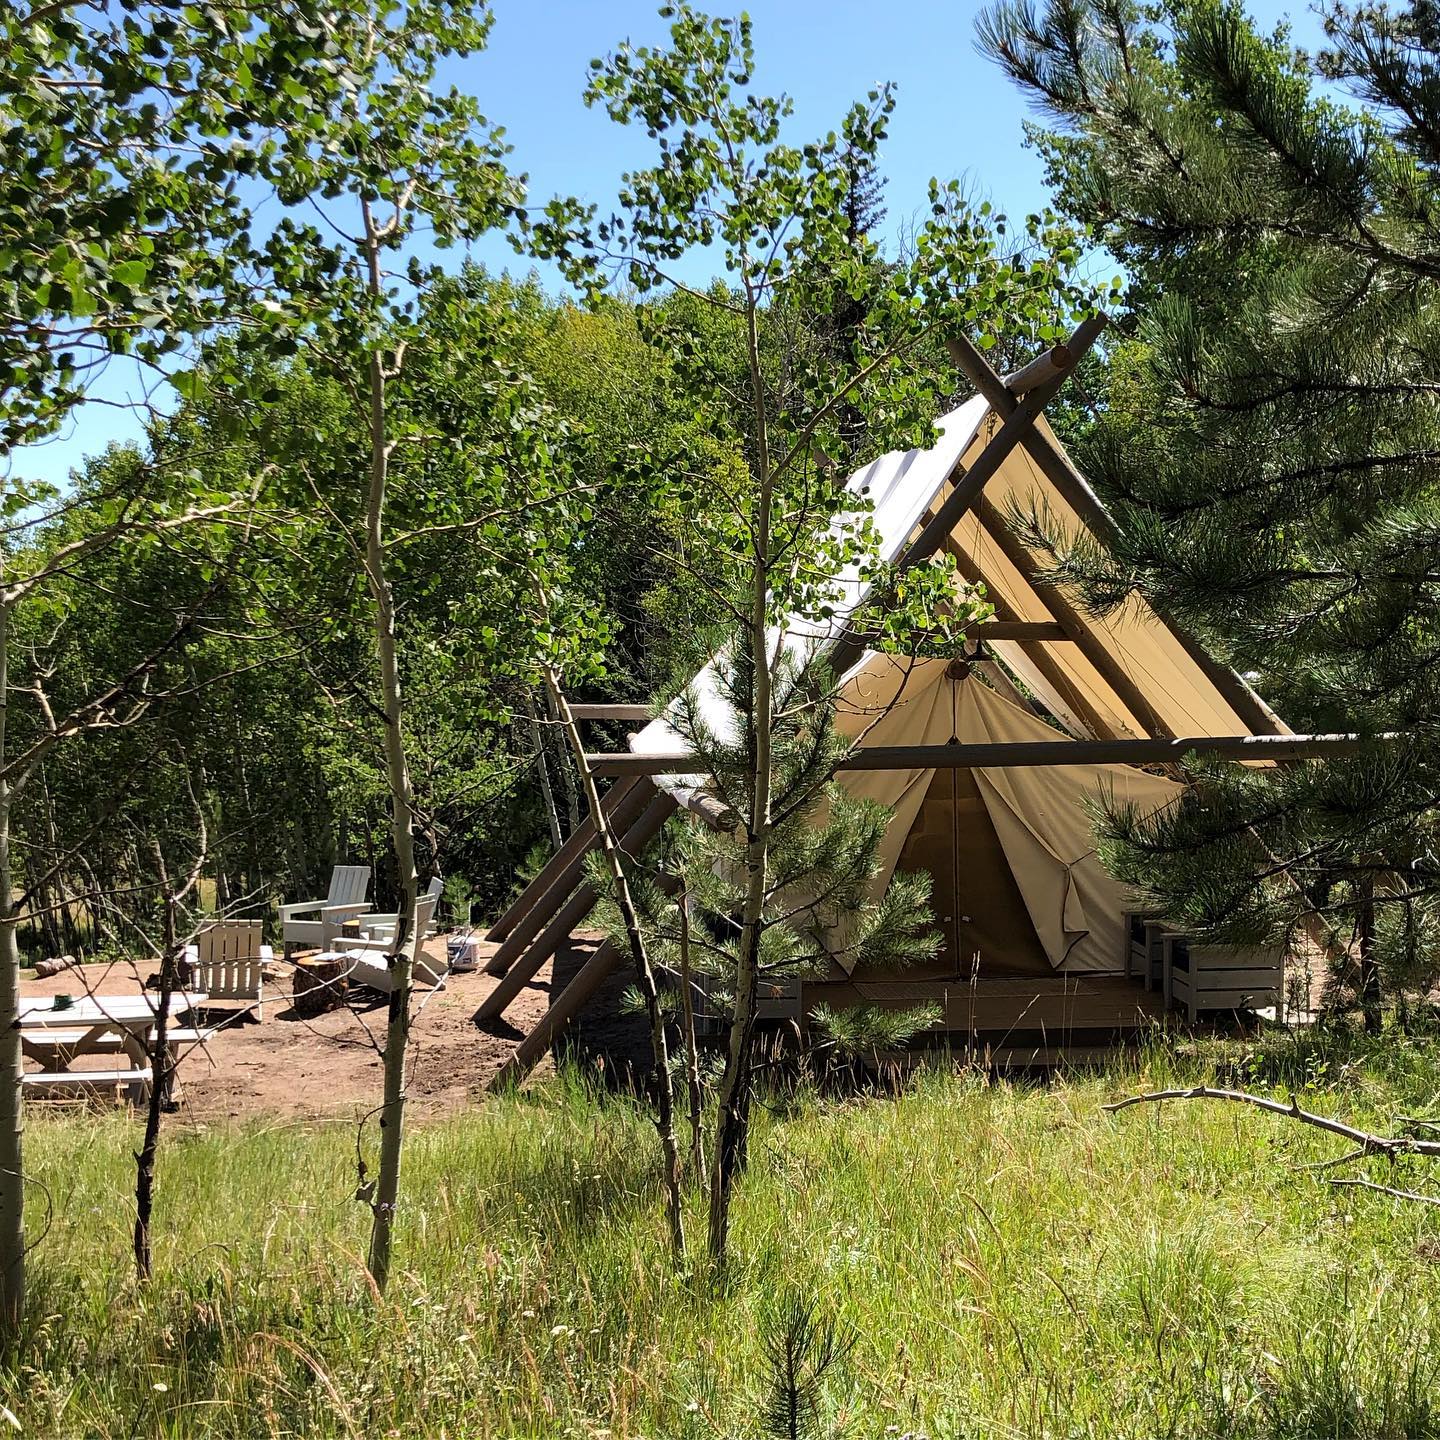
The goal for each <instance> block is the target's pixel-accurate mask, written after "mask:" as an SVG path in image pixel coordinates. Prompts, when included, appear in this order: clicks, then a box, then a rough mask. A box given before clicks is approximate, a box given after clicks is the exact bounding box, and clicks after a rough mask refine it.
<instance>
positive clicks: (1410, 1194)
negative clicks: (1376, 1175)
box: [1327, 1179, 1440, 1205]
mask: <svg viewBox="0 0 1440 1440" xmlns="http://www.w3.org/2000/svg"><path fill="white" fill-rule="evenodd" d="M1327 1183H1329V1184H1331V1185H1348V1186H1350V1187H1351V1188H1352V1189H1354V1190H1375V1191H1378V1192H1379V1193H1380V1194H1381V1195H1391V1196H1393V1197H1394V1198H1395V1199H1396V1200H1414V1201H1415V1202H1416V1204H1418V1205H1440V1195H1422V1194H1421V1193H1420V1192H1419V1191H1418V1190H1399V1189H1396V1187H1395V1186H1393V1185H1381V1184H1379V1183H1378V1182H1377V1181H1374V1180H1344V1179H1342V1180H1331V1181H1329V1182H1327Z"/></svg>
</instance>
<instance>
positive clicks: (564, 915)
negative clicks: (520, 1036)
mask: <svg viewBox="0 0 1440 1440" xmlns="http://www.w3.org/2000/svg"><path fill="white" fill-rule="evenodd" d="M650 795H651V799H650V803H649V804H648V805H647V806H646V807H645V809H644V811H643V812H642V813H641V815H640V817H639V818H638V819H637V820H636V821H635V822H634V824H632V825H631V826H630V828H629V829H628V830H627V831H625V832H624V834H623V836H622V838H621V840H620V847H621V849H623V850H625V851H626V852H627V853H628V854H630V855H639V854H640V852H641V851H642V850H643V849H644V848H645V846H646V845H648V844H649V843H650V841H651V840H653V839H654V838H655V836H656V835H657V834H658V833H659V831H660V827H661V826H662V825H664V823H665V822H666V821H667V820H668V819H669V818H670V816H671V815H672V814H674V812H675V809H676V803H675V797H674V796H673V795H671V794H670V793H669V792H668V791H666V790H654V789H653V788H652V789H651V791H650ZM597 898H598V897H597V896H596V894H595V891H594V890H593V889H592V888H591V886H590V883H589V882H588V881H586V882H584V883H583V884H581V886H580V887H579V889H577V890H576V891H575V893H574V894H573V895H571V896H570V898H569V899H568V900H566V901H565V903H564V904H563V905H562V906H561V907H560V908H559V909H558V910H557V911H555V913H554V914H553V916H551V917H550V919H549V923H548V924H547V925H546V926H545V928H544V929H543V930H542V931H541V932H540V934H539V935H538V936H537V937H536V939H535V940H534V942H533V943H532V944H531V945H530V948H529V949H528V950H526V951H525V952H524V954H523V955H520V956H518V957H517V958H516V959H515V961H514V963H513V964H512V965H511V966H510V968H509V969H508V970H507V971H506V972H505V975H504V977H503V978H502V979H501V981H500V983H499V984H498V985H496V987H495V988H494V989H493V990H492V991H491V992H490V993H489V994H488V995H487V996H486V997H485V999H484V1000H483V1001H482V1002H481V1005H480V1008H479V1009H478V1010H477V1011H476V1012H475V1018H476V1020H494V1019H496V1018H497V1017H498V1016H500V1015H503V1014H504V1013H505V1008H506V1007H507V1006H508V1005H509V1004H510V1002H511V1001H512V1000H513V999H514V998H515V997H516V996H517V995H518V994H519V993H520V992H521V991H522V990H523V989H524V988H525V986H526V985H528V984H529V983H530V981H531V980H533V979H534V978H535V976H536V974H538V973H539V970H540V967H541V966H542V965H544V963H545V962H546V961H547V960H548V959H550V957H551V956H552V955H554V954H555V952H556V951H557V950H559V948H560V947H561V946H562V945H563V944H564V943H565V942H566V940H568V939H569V938H570V932H571V931H572V930H574V929H575V927H576V926H577V925H578V924H579V923H580V922H581V921H582V920H583V919H584V918H585V917H586V916H587V915H588V914H589V913H590V912H591V910H593V909H594V908H595V902H596V899H597Z"/></svg>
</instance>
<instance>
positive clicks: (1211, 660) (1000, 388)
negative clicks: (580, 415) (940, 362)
mask: <svg viewBox="0 0 1440 1440" xmlns="http://www.w3.org/2000/svg"><path fill="white" fill-rule="evenodd" d="M945 344H946V347H947V348H948V350H949V352H950V358H951V359H952V360H954V361H955V363H956V364H957V365H958V366H959V367H960V369H961V370H963V371H964V373H965V376H966V378H967V379H968V380H969V381H970V383H971V384H972V385H973V386H974V387H975V389H976V390H977V391H979V393H980V394H981V395H983V396H984V397H985V399H986V400H987V401H988V402H989V404H990V408H991V409H992V410H994V411H995V413H996V414H997V415H1003V416H1007V417H1008V416H1011V415H1014V414H1016V413H1018V412H1019V410H1020V407H1021V405H1022V404H1023V403H1024V402H1023V401H1018V400H1017V399H1016V398H1015V392H1014V391H1013V389H1011V388H1007V386H1006V382H1005V381H1004V380H1002V379H1001V378H1000V377H999V376H998V375H997V374H996V373H995V371H994V370H993V369H991V367H990V363H989V361H987V360H986V359H985V357H984V355H982V354H981V353H980V351H979V350H977V349H976V348H975V346H974V345H972V344H971V343H970V341H969V340H967V339H966V338H965V337H964V336H963V335H951V336H947V337H946V341H945ZM1068 349H1069V347H1067V350H1068ZM1070 355H1071V365H1072V367H1073V365H1074V363H1075V362H1076V361H1078V359H1079V355H1078V354H1075V353H1074V352H1073V351H1072V352H1070ZM1030 368H1031V367H1029V366H1027V367H1026V369H1027V370H1028V369H1030ZM1020 373H1021V374H1022V375H1023V374H1024V373H1025V371H1021V372H1020ZM1013 378H1014V377H1012V380H1013ZM1021 444H1023V445H1024V447H1025V450H1026V452H1027V453H1028V454H1029V456H1030V458H1031V459H1032V460H1033V461H1034V462H1035V464H1036V466H1037V467H1038V469H1039V470H1040V473H1041V474H1042V475H1044V476H1045V478H1046V479H1047V480H1049V481H1050V483H1051V484H1052V485H1053V486H1054V487H1055V488H1056V490H1058V491H1059V492H1060V495H1061V497H1062V498H1063V499H1064V500H1065V502H1066V503H1067V504H1068V505H1069V506H1070V508H1071V509H1072V510H1074V511H1075V513H1076V514H1077V515H1079V516H1080V518H1081V519H1082V520H1083V521H1084V522H1085V524H1086V525H1087V526H1088V527H1089V528H1090V530H1091V532H1092V533H1093V534H1094V535H1095V536H1096V538H1097V539H1099V540H1100V541H1101V542H1102V543H1104V544H1106V545H1113V544H1114V543H1115V541H1116V539H1117V538H1118V536H1119V533H1120V531H1119V527H1118V526H1117V525H1116V523H1115V519H1114V517H1113V516H1112V515H1111V514H1110V512H1109V511H1108V510H1107V509H1106V508H1105V506H1104V504H1103V503H1102V502H1101V500H1100V497H1099V496H1098V495H1096V494H1095V492H1094V491H1093V490H1092V489H1091V488H1090V486H1089V484H1088V483H1087V481H1086V480H1085V477H1084V476H1083V475H1081V473H1080V472H1079V471H1078V470H1077V469H1076V468H1075V466H1074V465H1073V464H1072V463H1071V462H1070V460H1069V458H1068V457H1067V456H1066V455H1064V454H1063V453H1062V452H1061V451H1060V450H1059V449H1058V448H1057V447H1056V445H1055V444H1054V442H1053V441H1052V440H1051V439H1050V437H1049V436H1048V435H1046V434H1045V433H1044V432H1043V431H1042V430H1039V429H1037V428H1036V427H1035V426H1034V425H1033V424H1032V425H1030V426H1028V427H1027V429H1026V430H1025V432H1024V434H1023V435H1022V437H1021ZM1150 604H1151V608H1152V609H1154V610H1155V613H1156V614H1157V615H1158V616H1159V618H1160V621H1161V623H1162V624H1164V625H1165V626H1166V627H1167V628H1168V629H1169V631H1170V633H1171V634H1172V635H1173V636H1174V637H1175V638H1176V640H1178V641H1179V642H1180V644H1181V646H1182V647H1183V648H1184V650H1185V653H1186V654H1187V655H1189V656H1190V658H1191V660H1193V661H1194V662H1195V664H1196V665H1198V666H1199V667H1200V669H1201V670H1202V671H1203V672H1204V674H1205V676H1206V678H1207V679H1208V680H1209V681H1210V683H1211V684H1212V685H1214V686H1215V688H1216V689H1217V690H1218V691H1219V692H1220V694H1221V695H1223V696H1224V697H1225V701H1226V703H1227V704H1228V705H1229V706H1230V708H1231V709H1232V710H1233V711H1234V712H1235V713H1236V714H1237V715H1238V716H1239V717H1240V719H1241V720H1243V721H1244V722H1245V724H1246V725H1247V726H1249V728H1250V729H1251V730H1252V731H1254V733H1255V734H1257V735H1283V734H1284V733H1285V725H1284V724H1283V723H1282V721H1281V720H1280V718H1279V716H1277V715H1276V714H1275V712H1274V711H1273V710H1272V709H1271V708H1270V707H1269V706H1268V705H1267V704H1266V703H1265V702H1264V700H1262V699H1261V698H1260V696H1259V695H1257V694H1256V693H1255V691H1254V690H1252V689H1251V688H1250V686H1249V685H1248V684H1246V682H1245V681H1244V680H1243V679H1242V678H1241V677H1240V676H1239V675H1237V674H1236V673H1235V671H1234V670H1232V669H1231V668H1230V666H1228V665H1224V664H1222V663H1221V662H1220V661H1218V660H1216V659H1215V657H1214V656H1213V655H1211V654H1210V652H1209V651H1208V650H1207V649H1206V648H1205V646H1204V645H1202V644H1201V643H1200V641H1199V640H1197V639H1196V638H1195V636H1194V635H1192V634H1191V633H1190V632H1189V631H1188V630H1187V629H1186V628H1185V627H1184V626H1182V625H1180V624H1178V623H1177V622H1176V621H1175V620H1174V619H1172V618H1171V617H1170V616H1169V615H1167V614H1165V613H1164V612H1163V611H1161V610H1159V609H1158V608H1156V607H1155V605H1154V602H1153V601H1152V602H1150Z"/></svg>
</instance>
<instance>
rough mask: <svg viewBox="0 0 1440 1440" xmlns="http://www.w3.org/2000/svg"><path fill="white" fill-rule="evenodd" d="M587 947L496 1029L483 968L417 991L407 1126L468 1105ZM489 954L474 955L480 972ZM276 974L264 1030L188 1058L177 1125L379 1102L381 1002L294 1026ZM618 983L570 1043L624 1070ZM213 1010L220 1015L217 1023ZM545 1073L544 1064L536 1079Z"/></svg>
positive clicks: (236, 1033) (54, 987)
mask: <svg viewBox="0 0 1440 1440" xmlns="http://www.w3.org/2000/svg"><path fill="white" fill-rule="evenodd" d="M594 944H595V940H594V938H593V937H592V938H587V939H581V940H579V941H577V943H576V944H575V945H574V946H573V947H571V949H570V950H569V951H566V952H562V953H561V954H560V955H559V956H557V957H556V959H555V961H554V962H552V963H549V964H546V965H545V967H544V968H543V969H542V970H541V971H540V973H539V974H538V975H537V976H536V977H535V979H534V980H533V981H532V982H531V983H530V984H529V985H527V986H526V987H525V988H524V989H523V990H522V991H521V992H520V994H519V995H517V996H516V998H515V1000H514V1002H513V1004H512V1005H511V1006H510V1008H509V1010H508V1011H507V1012H506V1015H505V1019H504V1021H503V1022H502V1023H501V1024H499V1025H492V1026H489V1027H487V1028H486V1029H483V1030H482V1029H481V1028H479V1027H478V1026H477V1025H476V1024H475V1021H474V1014H475V1010H476V1008H477V1007H478V1006H479V1004H480V1002H481V1001H482V1000H483V999H484V998H485V996H486V995H488V994H489V993H490V991H491V990H492V989H493V988H494V987H495V985H496V983H497V982H496V978H495V977H494V976H491V975H487V974H485V972H484V970H483V968H482V969H480V970H477V971H474V972H473V973H470V974H465V975H452V976H451V977H449V979H448V980H447V982H446V985H445V987H444V988H443V989H441V990H437V991H433V992H431V991H427V990H421V991H419V992H418V994H417V1006H418V1016H417V1019H416V1022H415V1025H414V1028H413V1031H412V1036H413V1043H414V1049H413V1055H414V1059H413V1068H412V1071H411V1083H410V1096H411V1101H412V1113H413V1114H414V1115H415V1116H416V1118H424V1117H426V1116H433V1115H440V1114H445V1113H447V1112H450V1111H453V1110H456V1109H459V1108H461V1107H463V1106H465V1105H467V1104H472V1103H476V1102H477V1101H478V1100H479V1099H480V1097H481V1094H482V1093H483V1091H484V1088H485V1086H486V1084H487V1083H488V1082H489V1081H490V1080H491V1078H492V1077H493V1076H494V1075H495V1074H496V1072H497V1071H498V1070H499V1069H500V1067H501V1066H502V1065H503V1064H504V1063H505V1061H506V1060H507V1059H508V1058H509V1056H510V1054H511V1052H512V1051H513V1050H514V1048H515V1045H516V1043H517V1042H518V1040H519V1039H520V1037H521V1035H522V1034H524V1033H525V1032H526V1031H528V1030H529V1029H530V1027H531V1026H532V1025H533V1024H534V1023H535V1021H536V1020H537V1019H538V1018H539V1017H540V1016H541V1015H542V1014H543V1013H544V1011H545V1009H546V1007H547V1006H548V1005H549V1003H550V990H551V986H552V984H553V983H554V978H555V973H556V971H557V969H558V972H559V974H560V976H561V979H562V980H563V979H565V978H567V977H568V976H569V975H570V974H573V972H574V970H575V969H576V968H578V966H579V965H580V964H582V963H583V962H584V960H585V958H586V956H587V955H588V954H589V953H590V950H591V949H592V948H593V946H594ZM443 947H444V941H443V940H434V941H431V942H429V945H428V946H427V949H428V950H430V951H432V952H433V953H435V954H437V955H438V954H442V953H443ZM492 948H493V947H490V946H482V947H481V965H482V967H483V965H484V961H485V958H487V957H488V956H489V954H490V952H491V950H492ZM153 969H154V966H153V965H150V964H146V965H143V966H137V965H135V964H134V963H131V962H126V961H117V962H114V963H112V964H108V965H86V966H82V967H80V968H78V969H75V970H67V971H65V972H63V973H62V974H60V975H56V976H53V977H51V978H50V979H48V980H37V979H27V980H25V981H24V982H23V983H22V984H21V996H22V998H23V999H30V998H34V997H37V996H41V995H60V994H69V995H77V996H78V995H81V994H83V993H87V992H88V993H90V994H93V995H134V994H136V993H138V992H139V991H140V989H141V988H142V985H143V982H144V978H145V976H146V975H148V974H149V973H150V972H151V971H152V970H153ZM276 969H277V971H279V972H280V973H279V974H278V975H277V977H276V979H275V981H274V984H273V986H272V984H271V983H269V982H267V984H266V989H265V996H266V998H265V1017H264V1020H263V1021H261V1022H259V1023H254V1022H253V1021H246V1022H243V1023H239V1024H231V1025H228V1026H226V1027H224V1028H223V1029H221V1031H220V1032H219V1034H217V1035H216V1036H215V1037H214V1039H213V1040H211V1041H210V1043H209V1045H208V1046H207V1047H206V1049H205V1050H204V1051H199V1050H197V1051H195V1052H193V1053H192V1054H191V1056H190V1057H189V1059H187V1060H186V1061H185V1063H184V1065H183V1067H182V1070H181V1081H182V1085H183V1091H184V1099H183V1102H182V1105H181V1117H188V1118H189V1119H191V1120H192V1121H194V1122H196V1123H208V1122H211V1121H216V1120H223V1119H241V1118H246V1117H249V1116H257V1115H266V1116H278V1117H291V1118H305V1117H313V1118H316V1119H340V1118H345V1119H349V1118H352V1117H353V1116H355V1115H356V1114H360V1113H364V1112H365V1111H367V1110H369V1109H370V1108H371V1107H372V1106H373V1105H375V1103H376V1102H377V1099H378V1097H379V1092H380V1057H379V1053H378V1048H377V1042H378V1041H379V1040H380V1038H381V1036H382V1034H383V1031H384V1027H385V1003H386V1002H385V1000H384V999H383V998H382V997H380V996H367V997H366V998H364V999H357V1000H356V1001H355V1002H354V1003H353V1004H352V1005H351V1006H350V1007H349V1008H341V1009H337V1010H332V1011H330V1012H329V1013H327V1014H325V1015H322V1016H320V1017H318V1018H317V1019H314V1020H305V1019H301V1017H300V1016H298V1015H297V1014H296V1013H295V1010H294V1008H293V1006H292V1005H291V1003H290V979H289V967H288V966H285V965H283V964H277V966H276ZM626 983H627V977H626V976H625V975H624V974H623V973H622V974H621V975H619V976H617V977H615V978H614V979H612V980H611V982H610V983H609V985H607V986H606V987H605V988H604V989H602V991H601V993H600V994H599V995H598V996H597V997H596V999H595V1000H594V1001H593V1002H592V1004H591V1005H590V1007H589V1011H588V1014H587V1016H585V1017H583V1022H582V1025H581V1026H580V1029H579V1034H578V1035H577V1037H576V1038H577V1040H579V1041H580V1043H581V1044H582V1045H583V1048H584V1050H585V1052H587V1053H589V1054H591V1055H594V1054H595V1053H606V1054H608V1055H609V1056H610V1057H611V1059H610V1063H612V1064H614V1063H621V1064H624V1063H627V1062H628V1061H630V1060H632V1059H633V1058H634V1057H635V1056H636V1055H637V1054H638V1053H641V1052H638V1051H637V1050H636V1042H637V1039H638V1036H637V1027H636V1025H635V1023H634V1022H633V1021H631V1020H628V1019H621V1018H620V1017H619V1016H618V1014H617V1010H618V1003H617V1002H618V998H619V993H620V991H621V990H623V989H624V986H625V984H626ZM222 1008H224V1007H220V1006H217V1008H216V1014H217V1015H218V1014H220V1013H221V1011H222ZM614 1057H619V1058H618V1060H617V1059H616V1058H614ZM551 1068H552V1062H551V1061H550V1059H548V1058H547V1059H546V1060H545V1061H544V1062H543V1063H542V1065H541V1067H540V1071H539V1072H537V1073H544V1072H545V1071H547V1070H549V1069H551ZM35 1103H37V1104H41V1103H48V1102H42V1101H36V1102H35Z"/></svg>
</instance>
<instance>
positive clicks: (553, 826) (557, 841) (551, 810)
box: [525, 691, 565, 854]
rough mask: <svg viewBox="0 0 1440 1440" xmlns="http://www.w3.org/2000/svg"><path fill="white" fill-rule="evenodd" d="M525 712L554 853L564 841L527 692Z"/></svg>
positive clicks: (538, 719)
mask: <svg viewBox="0 0 1440 1440" xmlns="http://www.w3.org/2000/svg"><path fill="white" fill-rule="evenodd" d="M525 714H526V716H527V717H528V718H529V721H530V743H531V744H532V745H533V746H534V747H535V768H536V769H537V770H538V771H539V772H540V795H541V797H542V798H543V800H544V801H545V823H546V824H547V825H549V827H550V852H551V854H554V852H555V851H556V850H558V849H559V848H560V847H561V845H563V844H564V843H565V837H564V836H563V835H561V833H560V812H559V810H557V809H556V807H555V788H554V786H553V785H551V783H550V766H549V763H548V762H547V761H546V759H545V737H544V736H543V735H542V734H541V732H540V717H539V716H538V715H536V713H535V702H534V701H533V700H532V699H531V698H530V695H529V692H528V691H527V692H526V695H525Z"/></svg>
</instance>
